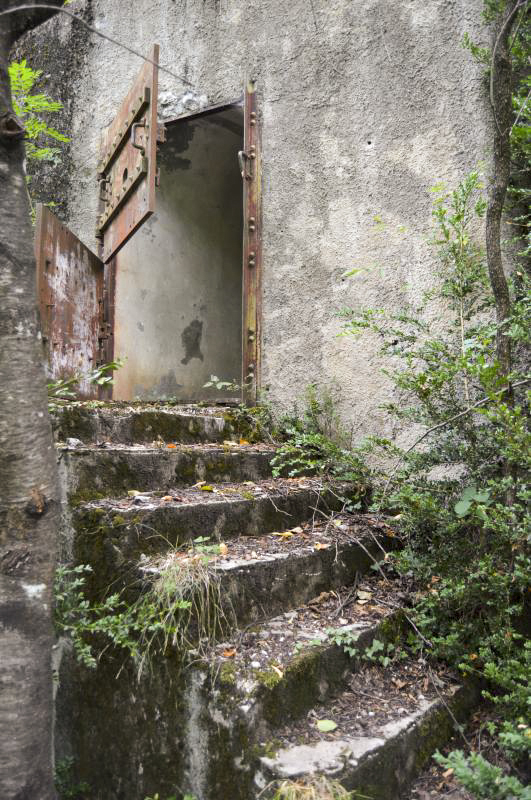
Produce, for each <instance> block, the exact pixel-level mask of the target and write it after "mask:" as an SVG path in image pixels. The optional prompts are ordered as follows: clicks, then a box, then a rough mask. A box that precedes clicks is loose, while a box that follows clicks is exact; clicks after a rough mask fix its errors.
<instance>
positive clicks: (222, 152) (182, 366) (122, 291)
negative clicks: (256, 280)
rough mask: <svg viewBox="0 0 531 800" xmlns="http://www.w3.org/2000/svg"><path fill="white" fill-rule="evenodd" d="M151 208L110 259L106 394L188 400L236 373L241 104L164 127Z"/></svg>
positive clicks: (238, 353)
mask: <svg viewBox="0 0 531 800" xmlns="http://www.w3.org/2000/svg"><path fill="white" fill-rule="evenodd" d="M166 136H167V141H166V142H165V143H164V144H162V145H161V146H160V153H159V165H160V170H161V172H160V187H159V188H158V189H157V198H156V212H155V214H153V216H152V217H150V219H149V220H148V221H147V222H146V223H145V224H144V225H143V226H142V228H141V229H140V230H139V231H138V232H137V234H135V235H134V236H133V237H132V238H131V239H130V240H129V242H128V243H127V244H126V245H125V247H124V248H123V249H122V250H120V252H119V253H118V256H117V260H116V264H117V267H116V296H115V334H114V350H115V355H116V356H125V357H126V361H125V364H124V366H123V367H122V369H120V370H119V371H118V372H117V373H116V375H115V386H114V393H113V394H114V397H115V399H119V400H122V399H123V400H130V399H133V398H135V397H142V398H146V397H147V398H161V397H177V398H178V399H179V400H182V401H186V402H189V401H194V400H198V399H203V398H205V396H208V392H205V389H204V388H203V386H204V384H205V383H206V382H207V381H208V380H209V378H210V376H211V375H212V374H215V375H217V376H219V377H221V376H222V377H223V378H224V379H227V378H228V379H229V380H232V381H233V380H236V381H237V382H239V381H240V377H241V363H242V361H241V351H242V348H241V335H242V330H241V329H242V224H243V223H242V214H243V209H242V180H241V176H240V172H239V168H238V150H241V149H242V147H243V139H242V136H243V112H242V109H241V108H240V109H231V110H228V111H224V112H219V113H216V114H212V115H208V116H204V117H200V118H196V119H194V120H192V121H189V122H187V121H185V120H181V121H179V122H177V123H173V124H172V125H168V126H167V131H166Z"/></svg>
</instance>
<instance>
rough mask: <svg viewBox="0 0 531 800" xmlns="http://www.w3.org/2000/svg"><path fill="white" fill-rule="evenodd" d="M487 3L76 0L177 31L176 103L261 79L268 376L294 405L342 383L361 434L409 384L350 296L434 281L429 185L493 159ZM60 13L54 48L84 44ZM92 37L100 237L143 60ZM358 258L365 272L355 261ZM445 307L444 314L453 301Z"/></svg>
mask: <svg viewBox="0 0 531 800" xmlns="http://www.w3.org/2000/svg"><path fill="white" fill-rule="evenodd" d="M482 8H483V0H424V1H423V2H421V0H393V2H391V0H355V1H353V0H313V2H312V3H308V2H307V0H291V1H290V2H286V0H237V1H236V0H172V1H171V2H169V1H168V0H143V1H142V3H138V2H133V0H121V2H120V3H116V2H115V0H74V3H73V4H72V5H71V6H69V9H72V10H73V11H78V10H81V11H83V13H85V14H88V15H89V16H90V19H91V20H92V22H93V24H94V25H95V26H96V27H97V28H98V29H99V30H101V31H102V33H104V34H106V35H109V36H112V37H114V38H116V39H118V40H120V41H123V42H125V43H134V46H135V47H136V48H138V49H140V50H142V51H144V52H146V53H147V52H148V50H149V47H150V46H151V44H152V43H153V42H158V43H159V44H160V46H161V63H162V64H163V65H165V66H167V67H168V68H169V69H170V70H171V71H172V72H174V73H176V74H178V75H179V76H181V78H175V77H172V76H170V75H169V74H168V73H165V72H163V71H161V73H160V90H161V94H160V113H161V115H162V116H164V115H169V116H171V114H172V113H175V112H177V113H180V112H182V111H184V110H186V109H187V108H190V107H192V108H193V107H199V106H201V105H204V104H206V103H214V102H221V101H224V100H228V99H232V98H234V97H237V96H238V95H240V93H241V89H242V85H243V82H244V78H245V76H251V77H254V78H255V79H256V80H257V86H258V94H259V109H260V124H261V126H262V139H263V248H264V253H263V339H262V353H263V371H262V385H263V386H264V387H269V394H270V397H271V399H272V400H273V401H274V402H276V403H278V404H280V405H289V404H291V402H292V401H293V400H294V399H295V398H297V397H300V395H301V394H302V392H303V391H304V387H305V385H306V384H307V383H308V382H309V381H310V380H315V381H317V382H319V383H328V384H331V383H334V382H336V383H337V384H338V385H339V395H340V399H339V409H340V411H341V413H342V415H343V418H344V420H345V421H346V422H347V424H349V425H351V426H352V427H353V429H354V431H355V434H356V436H362V435H363V434H368V433H371V432H379V433H385V434H389V433H392V431H390V430H389V427H388V422H387V421H386V419H385V418H384V416H383V415H382V413H381V412H380V411H379V406H380V405H381V404H382V403H383V402H386V401H389V400H391V399H393V398H392V394H391V388H390V386H389V383H388V381H387V380H386V378H385V377H384V376H383V375H382V373H381V372H380V368H381V367H382V366H384V363H383V362H382V360H381V359H380V357H379V356H378V342H377V340H376V339H375V338H372V336H371V335H369V334H367V335H364V336H362V337H360V338H359V339H357V340H349V339H344V338H338V337H337V333H338V332H339V330H340V322H339V321H338V319H337V317H336V316H335V311H336V310H337V309H339V308H341V307H344V306H352V307H355V308H362V307H365V306H381V305H386V306H390V307H394V308H398V307H400V306H402V305H404V304H407V303H408V302H414V301H416V300H418V299H419V298H420V295H421V293H422V291H423V290H424V289H425V288H427V287H429V286H431V285H432V284H433V281H434V274H435V253H434V250H433V248H432V247H431V246H430V243H429V239H430V235H431V198H432V195H430V193H429V188H430V186H432V185H433V184H434V183H435V182H437V181H446V182H447V183H448V185H449V186H452V185H455V183H456V182H457V181H459V179H460V178H461V177H462V176H463V175H464V174H465V173H466V172H467V171H468V170H470V168H471V167H473V166H475V165H477V163H478V162H479V161H481V160H484V161H485V163H486V164H488V162H489V158H490V131H489V126H488V123H487V120H488V118H489V113H488V108H487V102H486V94H485V91H484V88H485V87H484V78H483V75H482V67H481V66H479V65H477V64H476V63H475V62H474V61H473V59H472V57H471V56H470V54H469V53H468V52H467V51H466V50H465V49H464V48H463V47H462V44H461V42H462V38H463V34H464V33H465V32H472V33H474V36H475V39H476V40H479V41H483V42H484V43H486V42H487V41H488V35H487V33H488V32H487V31H485V30H484V29H482V27H481V26H482V22H481V11H482ZM47 26H48V27H46V26H43V28H42V29H41V31H40V32H39V33H38V36H39V37H41V40H40V41H41V42H45V43H46V42H47V43H48V47H49V42H50V40H51V39H52V38H53V42H54V47H55V46H56V42H57V37H59V48H60V47H63V48H64V49H67V48H68V43H69V36H70V35H71V33H69V31H70V32H71V30H72V26H71V24H70V22H63V21H61V22H52V23H47ZM46 30H48V31H49V33H48V34H46ZM54 32H55V33H54ZM35 35H37V34H35ZM46 35H48V36H49V39H46ZM86 36H87V39H88V46H87V48H86V54H84V55H83V60H82V63H81V64H80V66H79V67H78V68H77V71H73V72H72V73H71V74H70V76H69V80H70V83H69V90H70V95H69V96H70V102H71V104H72V117H71V118H72V130H71V131H70V134H71V136H72V146H71V150H70V152H71V160H72V163H73V170H72V172H71V175H70V178H69V180H68V182H67V184H66V185H65V191H66V192H67V196H68V222H69V224H70V225H71V227H72V228H73V230H74V232H75V233H76V234H77V235H78V236H80V238H81V239H83V240H84V241H86V242H87V244H89V245H93V244H94V240H93V235H94V225H95V219H96V214H97V193H98V189H97V184H96V181H95V171H96V164H97V160H98V143H99V137H100V132H101V130H102V128H104V127H105V126H106V125H108V124H109V123H110V121H111V119H112V117H113V115H114V113H115V111H116V109H117V107H118V105H119V103H120V101H121V99H122V97H123V96H124V95H125V93H126V92H127V90H128V87H129V85H130V83H131V80H132V77H133V75H134V74H135V73H136V71H137V70H138V68H139V60H138V58H137V57H135V56H134V55H132V54H130V53H127V52H125V51H123V50H122V49H120V48H119V47H118V46H117V45H114V44H112V43H110V42H108V41H106V40H104V39H101V38H99V37H98V36H96V35H94V34H89V33H87V34H86ZM41 52H44V51H43V48H42V47H37V48H35V58H34V59H33V61H34V66H36V67H39V66H42V67H44V69H45V70H47V72H49V73H51V72H52V70H50V69H49V68H48V69H47V64H49V59H50V56H46V57H45V56H44V55H43V56H42V57H41V56H40V55H39V53H41ZM46 58H48V62H47V61H46ZM185 81H186V82H185ZM375 217H379V218H380V219H381V221H382V223H383V226H382V224H381V223H375ZM144 235H145V234H144ZM139 246H140V245H139ZM354 267H357V268H359V269H360V270H361V271H360V272H358V273H357V274H356V275H355V276H354V277H352V278H349V279H344V278H342V274H343V273H344V272H345V270H348V269H352V268H354ZM430 313H431V315H432V317H433V319H434V320H436V319H438V318H439V316H440V309H438V308H436V307H433V308H432V309H431V312H430ZM183 322H184V320H183ZM140 337H141V334H140V332H139V333H138V339H137V342H140V341H141V338H140ZM177 347H179V341H177ZM181 357H182V356H181ZM194 366H195V365H194Z"/></svg>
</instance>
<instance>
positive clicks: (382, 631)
mask: <svg viewBox="0 0 531 800" xmlns="http://www.w3.org/2000/svg"><path fill="white" fill-rule="evenodd" d="M350 591H351V590H350V587H345V588H344V589H343V590H342V591H340V592H327V593H326V594H327V595H329V598H327V599H328V606H329V607H328V609H325V610H324V611H323V613H322V614H321V615H320V616H319V617H314V616H313V612H314V609H315V608H316V607H318V606H313V605H312V603H311V601H310V603H309V604H308V605H307V606H306V607H299V608H298V609H296V610H294V611H293V612H289V611H288V612H286V613H284V614H281V615H279V616H277V617H274V618H273V619H270V620H268V621H266V622H264V623H263V624H262V625H260V626H257V627H255V628H254V629H253V630H252V631H247V632H246V633H245V635H244V636H243V637H240V638H238V637H237V636H235V637H234V640H233V641H228V642H224V643H223V644H221V645H218V646H217V648H216V655H217V662H216V664H215V670H217V671H219V684H220V687H221V694H222V695H223V694H224V693H226V692H227V689H229V690H230V703H229V706H230V707H232V709H233V711H234V712H236V714H237V715H239V714H240V712H241V710H243V711H244V713H245V716H246V718H247V720H248V721H249V720H252V728H253V730H254V732H255V733H256V735H257V736H259V737H260V738H261V739H262V740H263V739H264V738H267V736H268V734H269V735H272V732H273V731H274V730H275V729H276V728H278V726H280V725H282V724H285V723H286V722H288V721H290V720H296V719H298V718H300V717H301V716H302V715H304V714H306V713H307V712H308V710H309V709H311V708H312V707H313V706H314V705H315V704H316V703H319V702H323V701H324V700H326V698H328V697H329V696H330V695H331V694H333V693H334V692H337V691H338V690H340V689H341V688H342V687H343V686H344V684H345V680H346V679H347V676H349V675H350V674H351V672H352V671H353V670H356V669H357V668H358V666H359V664H360V661H359V658H360V656H361V655H362V654H363V653H364V652H365V650H366V649H367V648H368V647H369V646H370V645H371V644H372V642H373V640H374V639H379V640H381V642H382V643H393V644H395V645H396V643H397V642H399V641H400V639H401V637H402V635H403V631H404V629H405V622H404V617H403V613H402V611H401V610H400V609H396V610H394V611H390V610H389V609H384V608H382V607H376V608H375V609H372V610H371V611H370V612H365V613H363V614H362V613H361V607H360V606H359V605H357V604H356V603H355V602H354V603H353V604H352V606H351V607H350V608H349V609H348V610H345V615H346V616H345V618H340V619H341V622H342V623H346V624H341V623H340V622H339V620H338V617H337V616H334V613H333V609H334V606H335V605H339V604H340V603H341V601H342V600H344V599H345V597H348V596H349V592H350ZM334 595H335V596H334ZM316 600H318V598H316ZM323 602H324V601H323ZM347 634H348V636H349V643H348V648H349V652H347V649H346V648H345V647H344V646H343V645H342V644H338V643H337V641H338V639H337V637H338V636H340V635H341V636H345V635H347ZM233 650H234V651H235V654H234V655H232V651H233ZM226 654H231V657H230V658H227V657H226Z"/></svg>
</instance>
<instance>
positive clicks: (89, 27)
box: [0, 3, 193, 87]
mask: <svg viewBox="0 0 531 800" xmlns="http://www.w3.org/2000/svg"><path fill="white" fill-rule="evenodd" d="M35 8H39V9H47V10H50V11H54V12H57V13H59V14H66V15H67V16H68V17H71V19H75V20H77V21H78V22H80V23H81V24H82V25H84V26H85V28H87V30H89V31H91V33H95V34H96V35H97V36H100V37H101V38H102V39H106V40H107V41H108V42H111V43H112V44H115V45H118V47H122V48H123V49H124V50H127V52H128V53H132V54H133V55H134V56H138V58H141V59H143V61H147V62H148V64H153V65H154V66H156V67H158V68H159V70H160V71H161V72H166V73H167V74H168V75H171V77H172V78H176V79H177V80H178V81H181V83H184V84H185V86H191V87H193V83H191V82H190V81H189V80H188V79H187V78H185V77H183V75H178V74H177V73H176V72H172V70H170V69H168V67H164V66H162V65H161V64H157V63H156V61H153V59H151V58H149V57H148V56H145V55H143V54H142V53H140V52H139V51H138V50H134V49H133V48H132V47H129V45H126V44H124V43H123V42H120V41H118V39H114V38H113V37H112V36H108V35H107V34H106V33H102V31H100V30H98V28H94V27H93V26H92V25H89V23H88V22H86V20H84V19H83V18H82V17H79V16H78V15H77V14H73V13H72V12H71V11H68V9H66V8H58V7H57V6H50V5H47V4H46V3H28V4H26V5H23V6H14V7H13V8H8V9H7V10H6V11H0V17H3V16H5V15H6V14H15V13H16V12H18V11H28V10H31V9H35Z"/></svg>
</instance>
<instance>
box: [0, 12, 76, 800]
mask: <svg viewBox="0 0 531 800" xmlns="http://www.w3.org/2000/svg"><path fill="white" fill-rule="evenodd" d="M52 4H53V5H57V6H59V5H61V0H51V2H50V5H52ZM14 5H22V2H21V1H20V0H18V2H12V0H11V1H10V0H3V1H2V0H0V12H1V11H5V10H6V9H8V8H9V7H10V6H14ZM52 13H53V12H52ZM49 16H51V13H50V12H40V13H37V12H35V11H28V12H18V13H17V14H12V15H9V16H3V17H0V220H1V223H0V226H1V227H0V231H1V233H0V452H1V459H0V797H1V798H2V800H30V799H31V800H49V799H50V798H54V797H55V790H54V785H53V772H52V672H51V648H52V644H53V628H52V619H51V607H52V579H53V570H54V564H55V547H56V536H57V529H58V519H59V503H58V490H57V465H56V457H55V448H54V445H53V440H52V433H51V426H50V420H49V416H48V410H47V398H46V386H45V376H44V369H43V365H42V355H43V354H42V345H41V340H40V333H39V327H38V322H37V303H36V287H35V260H34V253H33V230H32V226H31V223H30V218H29V209H28V200H27V193H26V187H25V174H24V168H23V160H24V141H23V130H22V126H21V125H20V123H19V121H18V120H17V119H16V118H15V117H14V115H13V113H12V109H11V95H10V89H9V78H8V72H7V66H8V56H9V51H10V48H11V46H12V44H13V42H14V41H15V39H16V37H17V36H18V35H20V34H21V33H22V32H24V31H25V30H28V29H29V28H31V27H33V26H34V25H35V24H38V23H39V22H41V21H43V19H46V18H47V17H49Z"/></svg>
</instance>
